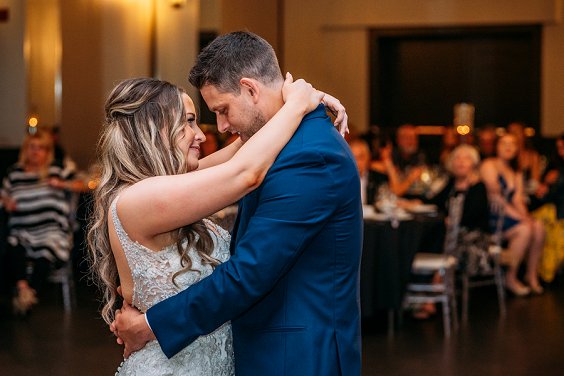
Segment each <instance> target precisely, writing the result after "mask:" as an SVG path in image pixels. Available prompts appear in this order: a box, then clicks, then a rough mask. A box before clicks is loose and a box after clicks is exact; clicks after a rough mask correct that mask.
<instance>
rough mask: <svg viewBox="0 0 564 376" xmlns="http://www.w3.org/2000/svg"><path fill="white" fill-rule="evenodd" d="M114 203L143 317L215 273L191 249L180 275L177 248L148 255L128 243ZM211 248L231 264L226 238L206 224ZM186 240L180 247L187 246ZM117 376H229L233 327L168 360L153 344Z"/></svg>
mask: <svg viewBox="0 0 564 376" xmlns="http://www.w3.org/2000/svg"><path fill="white" fill-rule="evenodd" d="M118 198H119V197H117V198H116V199H115V200H114V201H113V202H112V205H111V213H112V219H113V224H114V227H115V229H116V233H117V236H118V238H119V241H120V244H121V246H122V248H123V251H124V253H125V256H126V258H127V263H128V265H129V268H130V270H131V275H132V278H133V299H132V304H133V305H134V306H135V307H136V308H137V309H139V310H140V311H142V312H146V311H147V310H148V309H149V308H151V307H152V306H153V305H155V304H157V303H158V302H160V301H162V300H164V299H166V298H168V297H170V296H172V295H175V294H177V293H178V292H180V291H182V290H184V289H186V288H188V287H189V286H190V285H192V284H194V283H196V282H198V281H199V280H201V279H202V278H205V277H207V276H209V275H210V274H211V273H212V272H213V268H212V267H211V266H210V265H208V264H205V263H203V262H202V259H201V257H200V256H199V255H198V253H197V252H196V250H195V249H194V248H193V247H191V248H190V249H189V251H188V255H189V256H190V259H191V261H192V267H191V270H188V271H185V272H182V273H180V274H178V275H177V276H176V277H175V278H174V279H173V277H174V275H175V273H177V272H178V271H179V270H182V269H183V266H182V265H181V257H180V254H179V253H178V248H177V246H176V244H172V245H169V246H167V247H164V248H163V249H162V250H160V251H152V250H150V249H148V248H147V247H145V246H143V245H141V244H139V243H138V242H135V241H133V240H131V238H130V237H129V236H128V234H127V233H126V232H125V230H124V228H123V226H122V224H121V222H120V220H119V217H118V215H117V209H116V203H117V200H118ZM204 222H205V224H206V226H207V227H208V229H209V232H210V234H211V237H212V239H213V242H214V250H213V253H212V255H211V256H212V257H214V258H215V259H217V260H219V261H220V262H225V261H227V259H228V258H229V233H228V232H227V231H225V230H224V229H222V228H221V227H219V226H217V225H215V224H214V223H213V222H211V221H209V220H204ZM186 241H187V240H186V239H185V240H184V241H183V244H182V245H183V246H185V245H186ZM117 373H118V374H120V375H209V376H212V375H214V376H215V375H233V374H234V361H233V339H232V335H231V326H230V325H229V323H227V324H224V325H223V326H221V327H220V328H218V329H217V330H216V331H214V332H213V333H210V334H208V335H205V336H202V337H199V338H198V339H197V340H196V341H194V342H193V343H192V344H191V345H189V346H188V347H187V348H185V349H184V350H182V351H181V352H179V353H178V354H177V355H175V356H174V357H172V358H171V359H167V358H166V356H165V355H164V354H163V353H162V351H161V349H160V347H159V346H158V343H157V342H156V341H153V342H150V343H149V344H147V346H145V348H143V349H142V350H140V351H138V352H137V353H134V354H132V355H131V356H130V357H129V358H128V359H127V360H126V361H125V362H123V364H122V365H121V366H120V369H119V370H118V372H117Z"/></svg>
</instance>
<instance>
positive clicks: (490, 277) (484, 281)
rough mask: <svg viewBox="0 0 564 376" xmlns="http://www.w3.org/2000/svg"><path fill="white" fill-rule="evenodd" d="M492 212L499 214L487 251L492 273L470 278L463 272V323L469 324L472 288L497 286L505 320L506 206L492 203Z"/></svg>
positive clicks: (502, 315) (501, 311)
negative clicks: (504, 226) (504, 243)
mask: <svg viewBox="0 0 564 376" xmlns="http://www.w3.org/2000/svg"><path fill="white" fill-rule="evenodd" d="M489 206H490V211H492V212H495V213H497V221H496V226H495V231H494V233H493V234H492V237H491V244H490V245H489V247H488V249H487V253H488V256H489V261H490V263H491V265H492V270H491V272H488V273H481V274H480V275H478V276H470V275H469V274H468V271H467V270H465V269H463V270H462V275H461V279H462V291H461V293H462V323H463V324H466V323H467V322H468V307H469V295H470V294H469V293H470V291H469V290H470V289H471V288H475V287H483V286H492V285H495V286H496V290H497V301H498V307H499V315H500V317H501V318H504V317H505V315H506V313H507V309H506V307H505V284H504V277H503V269H502V266H501V264H502V256H503V254H502V252H503V221H504V215H505V213H504V206H503V205H498V204H496V203H495V202H492V203H490V205H489Z"/></svg>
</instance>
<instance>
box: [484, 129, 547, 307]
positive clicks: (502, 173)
mask: <svg viewBox="0 0 564 376" xmlns="http://www.w3.org/2000/svg"><path fill="white" fill-rule="evenodd" d="M496 152H497V156H496V157H495V158H489V159H487V160H486V161H484V162H483V163H482V166H481V168H480V174H481V176H482V180H483V181H484V183H485V185H486V188H487V191H488V197H489V201H490V205H491V209H492V210H490V229H491V230H492V231H496V229H497V227H498V226H501V231H502V234H503V236H504V238H505V239H507V241H508V242H509V248H508V254H507V256H508V257H507V260H506V261H507V263H508V265H507V267H508V268H507V272H506V288H507V289H508V290H509V291H511V292H512V293H513V294H514V295H516V296H526V295H529V294H530V293H531V292H532V293H535V294H540V293H542V292H543V288H542V286H541V285H540V283H539V279H538V271H537V270H538V265H539V260H540V257H541V255H542V249H543V245H544V236H545V235H544V227H543V225H542V223H541V222H539V221H537V220H535V219H533V218H532V217H531V216H530V214H529V212H528V210H527V206H526V205H525V192H524V184H523V174H522V172H521V170H520V168H519V159H518V155H519V144H518V139H517V138H516V137H515V136H514V135H513V134H511V133H507V134H505V135H503V136H501V137H500V138H499V139H498V141H497V144H496ZM525 256H527V270H526V273H525V282H526V284H527V285H528V286H527V285H525V284H523V283H522V282H521V281H520V280H519V279H518V278H517V272H518V270H519V266H520V264H521V262H522V261H523V260H524V258H525Z"/></svg>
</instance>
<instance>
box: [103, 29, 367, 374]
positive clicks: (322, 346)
mask: <svg viewBox="0 0 564 376" xmlns="http://www.w3.org/2000/svg"><path fill="white" fill-rule="evenodd" d="M283 82H284V80H283V77H282V74H281V72H280V68H279V66H278V61H277V59H276V55H275V53H274V50H273V49H272V47H271V46H270V45H269V44H268V43H267V42H266V41H265V40H264V39H262V38H260V37H259V36H257V35H255V34H252V33H249V32H235V33H231V34H227V35H223V36H220V37H218V38H217V39H215V40H214V41H213V42H212V43H211V44H210V45H209V46H208V47H206V48H205V49H204V50H203V51H202V52H201V54H200V55H199V56H198V59H197V62H196V65H195V66H194V68H192V71H191V72H190V83H191V84H193V85H194V86H195V87H197V88H198V89H200V91H201V93H202V96H203V98H204V100H205V101H206V103H207V105H208V107H209V108H210V109H211V110H212V111H213V112H215V113H216V115H217V124H218V129H219V131H220V132H231V133H239V135H240V136H241V139H242V140H243V141H246V140H248V139H249V137H251V136H252V135H253V134H254V133H255V132H257V131H258V130H259V129H260V128H261V127H262V126H263V125H264V124H265V123H266V122H267V121H268V120H269V119H270V118H271V117H272V116H273V115H274V114H275V113H276V112H277V111H278V110H279V109H280V107H281V106H282V104H283V100H282V94H281V88H282V84H283ZM225 183H226V184H229V182H225ZM361 241H362V212H361V203H360V187H359V177H358V173H357V170H356V165H355V160H354V158H353V156H352V155H351V153H350V151H349V148H348V146H347V144H346V143H345V141H344V140H343V138H342V137H341V136H340V135H339V133H338V132H337V131H336V130H335V129H334V127H333V126H332V124H331V122H330V119H329V118H328V117H327V115H326V114H325V110H324V107H323V106H322V105H320V106H319V107H318V108H317V109H316V110H315V111H313V112H311V113H309V114H308V115H306V116H305V117H304V119H303V121H302V123H301V125H300V127H299V128H298V130H297V131H296V133H295V135H294V136H293V138H292V139H291V140H290V142H289V143H288V144H287V146H286V147H285V148H284V149H283V150H282V152H281V153H280V155H279V156H278V158H277V160H276V161H275V163H274V164H273V165H272V167H271V169H270V171H269V172H268V174H267V175H266V177H265V179H264V181H263V183H262V184H261V185H260V186H259V188H258V189H256V190H255V191H253V192H251V193H250V194H248V195H247V196H245V197H244V198H243V199H242V200H241V202H240V204H239V215H238V217H237V221H236V223H235V228H234V230H233V236H232V239H231V253H232V256H231V259H230V260H229V261H227V262H226V263H224V264H222V265H219V266H218V267H217V268H216V269H215V271H214V272H213V274H212V275H211V276H209V277H207V278H205V279H203V280H202V281H200V282H199V283H197V284H195V285H192V286H191V287H190V288H188V289H187V290H185V291H183V292H181V293H179V294H178V295H176V296H173V297H171V298H169V299H167V300H165V301H163V302H161V303H159V304H157V305H155V306H154V307H152V308H151V309H149V310H148V311H147V313H146V317H145V316H143V315H140V314H137V315H136V314H134V313H131V311H133V310H132V309H130V310H126V311H125V313H121V314H119V315H118V317H117V318H116V322H115V323H114V326H115V327H114V330H116V329H117V332H118V333H119V336H120V338H121V340H123V341H124V342H125V345H126V349H125V352H126V355H127V354H128V353H130V352H131V351H136V350H138V349H140V348H142V347H143V346H144V344H145V343H146V342H147V341H149V340H151V339H153V338H155V337H156V338H157V340H158V342H159V344H160V346H161V348H162V350H163V352H164V353H165V354H166V355H167V356H168V357H172V356H173V355H175V354H176V353H177V352H179V351H180V350H182V349H183V348H184V347H186V346H187V345H189V344H190V343H191V342H192V341H194V340H195V339H196V338H198V337H199V336H201V335H204V334H208V333H210V332H212V331H213V330H215V329H216V328H218V327H219V326H221V325H222V324H223V323H225V322H227V321H229V320H231V324H232V329H233V341H234V351H235V367H236V373H237V375H267V376H273V375H290V376H296V375H323V376H329V375H360V363H361V359H360V346H361V343H360V317H359V316H360V314H359V298H358V297H359V291H358V290H359V286H358V281H359V275H358V272H359V263H360V252H361V246H362V243H361ZM151 329H152V330H151Z"/></svg>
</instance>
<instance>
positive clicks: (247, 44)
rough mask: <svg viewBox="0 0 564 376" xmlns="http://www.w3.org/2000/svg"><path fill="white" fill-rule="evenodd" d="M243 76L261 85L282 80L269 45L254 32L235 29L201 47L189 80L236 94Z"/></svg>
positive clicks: (201, 85) (276, 60)
mask: <svg viewBox="0 0 564 376" xmlns="http://www.w3.org/2000/svg"><path fill="white" fill-rule="evenodd" d="M243 77H247V78H253V79H256V80H257V81H259V82H261V83H263V84H265V85H269V84H272V83H274V82H277V81H279V80H283V77H282V72H281V71H280V66H279V65H278V59H277V58H276V53H275V52H274V49H273V48H272V46H271V45H270V44H269V43H268V42H267V41H266V40H264V39H263V38H261V37H259V36H258V35H256V34H253V33H251V32H248V31H236V32H232V33H229V34H225V35H221V36H219V37H217V38H215V39H214V40H213V41H212V42H211V43H210V44H209V45H208V46H207V47H205V48H204V49H203V50H202V52H201V53H200V54H199V55H198V58H197V59H196V64H195V65H194V67H193V68H192V70H191V71H190V76H189V81H190V83H191V84H192V85H194V86H195V87H197V88H198V89H201V88H202V87H203V86H205V85H213V86H215V87H216V88H217V89H218V90H220V91H223V92H228V93H237V94H238V93H239V92H240V86H239V81H240V80H241V78H243Z"/></svg>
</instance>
